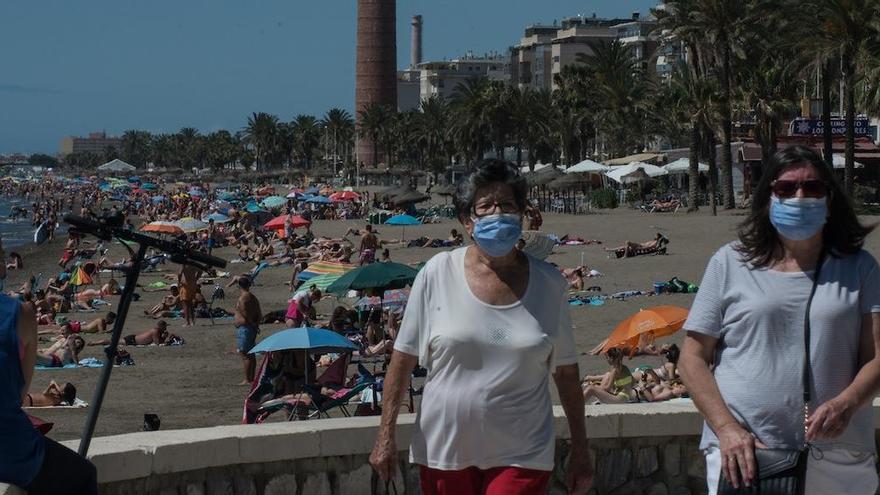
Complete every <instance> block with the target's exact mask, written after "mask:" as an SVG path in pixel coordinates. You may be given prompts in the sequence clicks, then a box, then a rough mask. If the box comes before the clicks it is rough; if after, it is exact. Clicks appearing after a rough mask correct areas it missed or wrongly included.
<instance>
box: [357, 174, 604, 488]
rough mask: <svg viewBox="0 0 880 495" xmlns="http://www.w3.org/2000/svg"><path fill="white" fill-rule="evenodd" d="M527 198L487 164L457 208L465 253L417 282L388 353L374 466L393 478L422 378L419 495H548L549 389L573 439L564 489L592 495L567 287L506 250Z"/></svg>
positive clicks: (415, 452)
mask: <svg viewBox="0 0 880 495" xmlns="http://www.w3.org/2000/svg"><path fill="white" fill-rule="evenodd" d="M527 194H528V186H527V184H526V181H525V179H524V178H523V177H522V176H521V175H520V174H519V172H518V171H517V169H516V168H515V167H514V166H513V165H511V164H509V163H507V162H503V161H500V160H484V161H483V163H482V164H480V165H479V166H478V167H477V169H476V170H475V171H474V172H473V173H472V174H471V175H470V176H469V177H468V178H466V179H465V180H463V181H462V182H461V183H460V185H459V189H458V191H457V193H456V196H455V207H456V211H457V213H458V218H459V221H460V222H461V223H462V224H463V225H464V226H465V228H466V229H467V232H468V234H470V236H471V237H472V238H473V239H474V242H475V244H474V245H472V246H467V247H462V248H459V249H456V250H453V251H447V252H443V253H440V254H437V255H436V256H434V257H433V258H431V259H430V260H429V261H428V263H427V264H426V265H425V267H424V268H423V269H422V270H421V271H420V272H419V274H418V276H417V277H416V279H415V282H414V283H413V286H412V290H411V292H410V297H409V302H408V303H407V307H406V311H405V312H404V317H403V323H402V324H401V326H400V329H399V331H398V334H397V339H396V340H395V342H394V354H393V356H392V358H391V364H390V366H389V368H388V372H387V375H386V379H385V383H384V395H383V397H382V401H383V402H382V421H381V423H380V427H379V432H378V435H377V437H376V442H375V446H374V447H373V452H372V454H371V455H370V464H371V465H372V466H373V467H374V468H375V469H376V470H377V471H378V473H379V476H380V477H381V478H382V479H383V480H390V479H391V478H393V477H394V476H395V470H396V466H397V465H398V463H397V460H396V456H397V452H398V450H399V449H398V446H397V442H396V439H395V430H396V423H397V415H398V412H399V411H400V404H401V399H402V396H403V394H404V393H406V390H407V387H408V384H409V379H410V376H411V372H412V370H413V368H415V367H416V364H420V365H421V366H423V367H424V368H426V369H427V370H428V375H427V378H426V381H425V386H424V395H423V400H422V405H421V407H420V408H419V412H418V417H417V418H416V424H415V431H414V432H413V437H412V444H411V446H410V460H411V462H412V463H413V464H417V465H418V466H419V469H420V471H419V475H420V476H419V477H420V487H421V493H422V494H424V495H494V494H505V495H530V494H536V493H547V491H548V490H549V488H550V482H551V475H552V472H553V468H554V455H555V454H554V448H555V445H556V438H555V436H554V433H553V405H552V401H551V399H550V387H549V382H550V378H551V377H552V378H553V380H554V381H555V383H556V388H557V390H558V392H559V399H560V402H561V404H562V408H563V410H564V411H565V416H566V418H567V420H568V431H570V432H571V450H570V451H569V454H568V456H567V461H566V462H567V466H566V471H567V472H566V476H565V480H564V483H565V485H566V488H567V489H568V493H572V494H575V495H583V494H585V493H587V491H588V490H589V489H590V484H591V483H592V477H593V467H592V462H591V460H590V451H589V448H588V444H587V432H586V426H585V424H584V400H583V396H582V393H581V388H580V385H579V378H580V373H579V371H578V364H577V353H576V350H575V343H574V336H573V334H572V328H571V319H570V316H569V312H568V283H567V282H566V280H565V279H564V278H563V277H562V275H560V273H559V271H558V270H557V269H556V268H555V267H553V266H552V265H550V264H549V263H545V262H544V261H541V260H538V259H535V258H533V257H531V256H529V255H528V254H525V253H523V252H521V251H518V250H516V249H514V245H515V244H516V241H517V240H518V239H519V238H520V234H521V233H522V222H523V215H524V213H525V206H526V196H527Z"/></svg>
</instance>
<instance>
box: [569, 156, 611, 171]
mask: <svg viewBox="0 0 880 495" xmlns="http://www.w3.org/2000/svg"><path fill="white" fill-rule="evenodd" d="M610 169H611V167H609V166H608V165H602V164H601V163H598V162H594V161H593V160H590V159H586V160H584V161H582V162H580V163H577V164H575V165H572V166H570V167H568V168H567V169H565V173H567V174H571V173H575V172H581V173H594V174H595V173H604V172H607V171H608V170H610Z"/></svg>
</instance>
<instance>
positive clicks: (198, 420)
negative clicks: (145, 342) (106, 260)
mask: <svg viewBox="0 0 880 495" xmlns="http://www.w3.org/2000/svg"><path fill="white" fill-rule="evenodd" d="M744 214H745V212H744V211H742V210H740V211H732V212H723V213H721V214H720V215H719V216H717V217H712V216H710V215H709V214H708V210H707V209H704V211H701V212H699V213H696V214H685V213H683V212H679V213H676V214H649V213H644V212H640V211H636V210H631V209H625V208H623V209H617V210H613V211H603V212H601V213H595V214H591V215H579V216H576V215H556V214H545V222H544V226H543V227H542V230H543V231H546V232H549V233H555V234H557V235H559V236H562V235H563V234H566V233H569V234H571V235H575V236H580V237H583V238H585V239H598V240H601V241H602V243H603V244H601V245H589V246H557V248H556V250H555V252H554V254H552V255H551V256H550V257H549V258H548V261H552V262H554V263H557V264H558V265H560V266H574V265H576V264H580V262H581V259H582V257H583V260H584V262H585V263H586V264H587V265H588V266H589V267H590V268H593V269H596V270H599V271H600V272H602V273H603V274H604V276H603V277H601V278H596V279H590V280H588V283H587V285H598V286H600V287H601V288H602V293H604V294H612V293H615V292H619V291H624V290H645V291H648V290H650V289H651V288H652V286H653V283H654V282H655V281H666V280H669V279H670V278H672V277H673V276H677V277H679V278H680V279H681V280H685V281H688V282H693V283H697V284H698V283H699V281H700V278H701V276H702V272H703V269H704V267H705V264H706V262H707V261H708V259H709V257H710V256H711V255H712V253H713V252H714V251H715V250H716V249H718V248H719V247H720V246H722V245H723V244H725V243H727V242H729V241H731V240H733V239H734V238H735V232H736V225H737V224H738V223H739V222H740V221H741V220H742V219H743V215H744ZM865 220H866V221H868V222H876V221H877V220H878V219H877V218H866V219H865ZM362 226H363V222H362V221H355V220H351V221H317V222H315V224H314V225H313V229H314V231H315V232H316V233H317V234H319V235H328V236H333V237H340V236H342V235H343V234H344V233H345V231H346V230H347V229H348V228H350V227H362ZM455 227H458V223H457V222H456V221H453V220H447V221H444V222H443V223H439V224H430V225H421V226H416V227H408V228H407V230H406V237H407V238H408V239H411V238H414V237H418V236H422V235H424V236H431V237H441V238H442V237H445V236H446V235H448V232H449V230H450V229H451V228H455ZM378 230H379V232H380V234H381V235H380V238H382V239H396V238H399V237H400V234H401V229H400V228H399V227H392V226H379V227H378ZM656 232H661V233H663V234H664V235H665V236H666V237H668V238H669V239H670V240H671V243H670V245H669V254H667V255H665V256H663V255H659V256H640V257H636V258H630V259H609V258H608V256H607V254H606V252H605V251H604V248H605V247H610V246H616V245H619V244H622V243H623V242H624V241H626V240H631V241H645V240H648V239H650V238H652V237H653V236H654V234H655V233H656ZM62 246H63V240H62V239H56V240H55V241H53V242H51V243H49V244H46V245H43V246H40V247H34V246H27V247H26V248H24V249H19V252H21V253H22V254H23V256H24V259H25V268H26V269H25V270H22V271H11V272H10V273H9V278H8V280H7V288H14V287H18V285H19V284H21V283H22V282H23V281H24V278H25V277H26V276H28V275H29V274H31V273H42V274H43V277H44V278H43V280H45V279H46V277H48V276H50V275H51V274H52V273H54V272H55V271H56V268H57V265H56V264H55V263H56V261H57V259H58V255H59V253H60V252H61V248H62ZM866 248H867V249H868V250H869V251H871V252H876V251H877V249H878V248H880V236H878V235H876V234H875V235H873V236H871V237H869V239H868V242H867V245H866ZM439 251H440V250H439V249H430V248H428V249H422V248H405V247H403V246H394V245H392V246H391V259H392V260H393V261H397V262H403V263H414V262H419V261H424V260H427V259H428V258H430V257H431V256H433V255H434V254H435V253H437V252H439ZM214 254H215V255H219V256H221V257H224V258H226V259H232V258H237V255H236V253H235V251H234V250H233V249H231V248H224V249H220V250H217V251H215V253H214ZM124 255H125V250H124V248H123V247H122V246H120V245H119V244H116V243H114V244H113V245H112V247H111V251H110V256H111V259H114V260H117V259H120V258H122V257H123V256H124ZM251 267H252V264H250V263H248V264H244V263H239V264H230V265H229V268H228V269H229V271H231V272H232V274H239V273H244V272H245V271H247V270H250V269H251ZM176 270H177V266H176V265H173V264H170V263H169V264H166V265H164V266H163V267H162V271H159V272H152V273H144V274H142V276H141V279H140V281H139V285H141V286H143V285H146V284H149V283H151V282H154V281H156V280H159V279H160V277H161V276H162V275H163V274H167V273H176ZM290 273H291V269H290V267H289V266H280V267H274V268H268V269H266V270H264V272H263V273H262V274H261V275H260V277H259V278H258V279H257V282H256V285H255V287H254V289H253V292H254V294H256V296H257V297H258V298H259V300H260V302H261V304H262V307H263V311H264V313H265V312H268V311H272V310H277V309H282V308H284V307H285V306H286V301H287V297H288V295H289V288H288V287H287V286H286V285H284V282H285V281H287V280H289V278H290ZM102 277H103V279H106V278H108V277H109V275H102ZM103 279H102V280H103ZM227 280H228V279H227ZM224 283H225V281H224ZM138 292H139V293H140V294H141V296H142V297H141V299H140V300H139V301H136V302H134V303H133V304H132V307H131V311H130V313H129V315H128V319H127V321H126V325H125V330H124V331H123V335H126V334H130V333H134V332H137V331H141V330H145V329H147V328H149V327H150V326H151V325H152V324H153V323H154V320H152V319H151V318H148V317H146V316H144V309H146V308H148V307H149V306H152V305H153V304H155V303H156V302H157V301H158V300H159V299H160V298H161V296H162V294H163V293H156V292H154V293H144V292H142V291H138ZM203 292H204V293H205V295H206V296H208V297H210V287H204V288H203ZM237 296H238V289H237V288H233V289H227V291H226V301H225V302H220V304H219V305H221V306H223V307H226V308H227V309H231V308H232V306H233V305H234V303H235V300H236V298H237ZM693 297H694V296H693V295H679V294H664V295H660V296H637V297H632V298H629V299H627V300H625V301H618V300H609V301H606V303H605V304H604V305H603V306H590V305H585V306H571V307H570V310H571V315H572V320H573V323H574V327H575V329H574V333H575V337H576V343H577V347H578V352H579V353H580V354H581V356H580V366H581V372H582V373H585V372H598V371H603V370H604V369H605V367H606V365H605V362H604V358H602V357H594V356H589V355H587V354H586V352H587V351H588V350H589V349H591V348H592V347H594V346H595V345H596V344H597V343H599V342H601V341H602V339H604V338H605V337H606V336H607V335H608V334H609V333H610V332H611V330H612V329H613V328H614V326H615V324H616V323H618V322H619V321H620V320H622V319H623V318H626V317H627V316H629V315H630V314H632V313H634V312H636V311H638V310H639V309H640V308H646V307H650V306H655V305H660V304H672V305H678V306H682V307H686V308H687V307H689V306H690V304H691V302H692V300H693ZM110 301H111V302H112V303H113V305H114V306H113V307H112V309H114V310H115V304H116V303H117V301H118V296H114V297H111V298H110ZM336 303H337V301H336V300H335V299H334V298H325V299H324V300H323V301H321V303H320V305H319V306H318V310H319V313H321V314H324V315H327V314H329V312H330V311H332V308H333V307H334V306H335V305H336ZM349 304H350V303H349ZM110 309H111V308H108V309H107V310H110ZM107 310H105V311H102V312H98V313H71V314H69V315H68V316H69V317H71V318H72V319H78V320H90V319H93V318H96V317H98V316H99V315H102V314H103V313H105V312H106V311H107ZM168 322H169V329H170V330H171V331H172V332H174V333H176V334H178V335H180V336H182V337H184V338H185V339H186V345H184V346H180V347H143V348H141V347H138V348H129V349H128V350H129V352H131V354H132V356H133V358H134V360H135V363H136V365H135V366H130V367H117V368H115V369H114V371H113V376H112V379H111V382H110V386H109V388H108V391H107V396H106V399H105V401H104V406H103V409H102V411H101V416H100V419H99V421H98V425H97V431H96V434H97V435H111V434H119V433H127V432H134V431H140V430H141V429H142V424H143V415H144V413H154V414H158V415H159V417H160V418H161V422H162V424H161V427H162V429H177V428H194V427H204V426H215V425H228V424H237V423H239V422H240V420H241V415H242V405H243V399H244V395H245V393H246V392H247V390H246V387H241V386H237V385H236V384H237V383H238V382H239V381H240V377H241V361H240V359H239V358H238V357H237V356H236V355H234V354H233V353H232V352H233V350H234V348H235V340H234V336H233V327H232V321H231V319H227V320H216V321H215V324H214V325H211V322H210V320H206V319H200V320H198V323H197V326H196V327H195V328H183V319H170V320H168ZM283 327H284V325H265V326H263V328H262V333H261V335H260V337H259V338H265V337H266V336H267V335H270V334H271V333H273V332H276V331H278V330H281V329H283ZM105 337H106V336H103V335H102V336H100V337H96V336H88V338H91V339H95V338H105ZM681 338H682V335H681V333H679V334H678V335H676V336H673V337H671V338H670V341H680V340H681ZM101 353H102V351H101V347H88V348H86V350H85V352H84V354H83V356H84V357H89V356H94V357H100V356H101ZM659 362H660V358H653V357H638V358H635V359H633V360H632V361H631V362H630V363H628V364H632V365H635V364H653V363H659ZM99 375H100V370H99V369H83V368H80V369H60V370H38V371H36V372H35V374H34V380H33V385H32V387H31V390H42V389H43V388H44V387H45V386H46V385H47V384H48V383H49V381H50V380H56V381H58V382H61V383H64V382H72V383H74V384H75V385H76V387H77V389H78V391H79V393H78V395H79V397H80V398H81V399H84V400H86V401H91V398H92V394H93V393H94V389H95V384H96V381H97V380H98V377H99ZM554 397H555V393H554ZM87 412H88V409H41V410H32V411H31V413H32V414H35V415H36V416H38V417H40V418H43V419H45V420H48V421H51V422H54V423H55V426H54V429H53V430H52V432H51V434H50V436H51V437H52V438H55V439H57V440H67V439H72V438H78V437H79V436H80V433H81V429H82V426H83V423H84V420H85V418H86V414H87ZM276 416H278V417H277V418H273V419H271V420H273V421H274V420H280V419H282V418H281V417H280V416H281V415H276Z"/></svg>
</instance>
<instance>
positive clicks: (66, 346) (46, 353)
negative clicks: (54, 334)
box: [37, 332, 86, 368]
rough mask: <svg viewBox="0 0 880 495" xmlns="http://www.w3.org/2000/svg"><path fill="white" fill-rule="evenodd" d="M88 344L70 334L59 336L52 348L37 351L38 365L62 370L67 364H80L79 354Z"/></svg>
mask: <svg viewBox="0 0 880 495" xmlns="http://www.w3.org/2000/svg"><path fill="white" fill-rule="evenodd" d="M85 345H86V343H85V340H83V338H82V337H80V336H79V335H75V334H73V333H70V332H66V333H63V334H61V335H59V336H58V339H56V340H55V343H53V344H52V345H51V346H49V347H48V348H46V349H37V364H39V365H42V366H49V367H53V368H61V367H63V366H64V365H67V364H77V363H79V353H80V351H82V350H83V347H85Z"/></svg>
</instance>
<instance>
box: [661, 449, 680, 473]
mask: <svg viewBox="0 0 880 495" xmlns="http://www.w3.org/2000/svg"><path fill="white" fill-rule="evenodd" d="M663 468H664V470H665V471H666V474H667V475H669V476H678V473H680V472H681V446H680V445H679V444H677V443H669V444H667V445H666V446H665V447H663Z"/></svg>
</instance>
